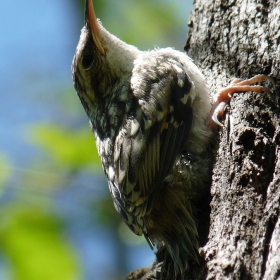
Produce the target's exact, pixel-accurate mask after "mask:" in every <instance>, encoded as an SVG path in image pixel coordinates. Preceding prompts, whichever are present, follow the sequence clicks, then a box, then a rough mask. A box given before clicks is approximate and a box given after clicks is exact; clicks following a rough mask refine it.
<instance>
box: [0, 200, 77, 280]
mask: <svg viewBox="0 0 280 280" xmlns="http://www.w3.org/2000/svg"><path fill="white" fill-rule="evenodd" d="M0 211H1V218H0V246H1V248H2V250H3V251H4V253H5V256H6V258H8V259H9V261H10V263H11V269H12V271H11V273H10V274H11V275H12V279H15V280H38V279H40V280H50V279H51V280H56V279H57V280H64V279H65V280H70V279H79V277H78V275H79V265H78V260H77V257H76V255H75V254H74V251H73V250H72V248H70V246H69V244H68V242H67V240H65V238H63V236H62V234H61V224H60V222H59V220H58V219H57V218H56V217H55V216H53V215H49V214H46V213H44V212H43V211H42V209H41V208H39V207H31V206H29V207H27V206H22V205H21V207H20V205H19V204H9V206H6V207H1V210H0Z"/></svg>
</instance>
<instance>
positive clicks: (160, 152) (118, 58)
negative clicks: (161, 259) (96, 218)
mask: <svg viewBox="0 0 280 280" xmlns="http://www.w3.org/2000/svg"><path fill="white" fill-rule="evenodd" d="M85 16H86V20H85V21H86V24H85V27H84V28H83V29H82V31H81V37H80V40H79V43H78V46H77V50H76V54H75V56H74V59H73V64H72V76H73V81H74V86H75V88H76V91H77V94H78V96H79V98H80V100H81V102H82V104H83V106H84V109H85V111H86V113H87V115H88V117H89V120H90V125H91V129H92V131H93V132H94V135H95V139H96V144H97V148H98V152H99V155H100V158H101V161H102V166H103V169H104V172H105V174H106V176H107V179H108V184H109V189H110V192H111V195H112V198H113V201H114V205H115V208H116V210H117V211H118V212H119V213H120V214H121V216H122V218H123V219H124V221H125V223H126V224H127V225H128V227H129V228H130V229H131V230H132V231H133V232H134V233H135V234H137V235H142V234H143V235H144V236H145V237H146V239H147V241H148V243H149V244H150V246H151V247H154V246H155V245H157V246H158V247H160V246H165V247H166V248H167V251H168V253H169V255H170V256H171V258H172V260H173V264H174V273H175V274H174V275H177V276H178V275H179V276H178V277H182V275H183V274H184V273H185V271H186V269H187V267H188V261H189V260H195V261H196V262H198V259H199V254H198V246H199V244H198V233H197V225H196V222H195V215H194V213H193V207H192V206H193V205H192V202H193V201H195V200H196V199H197V197H199V196H200V195H201V194H203V193H205V192H207V191H206V190H205V188H206V187H205V181H206V180H207V179H209V173H210V172H209V171H210V170H209V161H208V154H207V152H206V150H207V145H208V144H209V142H210V140H211V137H212V131H211V130H210V129H209V128H211V127H212V125H213V124H214V123H215V122H216V123H217V122H218V121H217V115H220V111H219V110H213V111H212V112H211V115H214V117H213V120H211V119H208V117H209V113H210V110H211V105H210V101H209V97H208V89H207V87H206V81H205V79H204V77H203V75H202V74H201V72H200V71H199V69H198V68H197V67H196V66H195V65H194V64H193V62H192V60H191V59H190V58H189V57H188V56H187V55H186V54H184V53H182V52H179V51H175V50H173V49H172V48H166V49H155V50H152V51H148V52H142V51H139V50H138V49H137V48H136V47H134V46H131V45H128V44H126V43H124V42H122V41H121V40H119V39H118V38H116V37H115V36H114V35H112V34H110V33H109V32H108V31H107V30H106V29H105V28H104V27H103V26H102V25H101V23H100V22H99V21H98V20H97V19H96V17H95V14H94V10H93V6H92V3H91V0H87V1H86V12H85ZM254 89H255V88H254ZM222 99H223V98H222ZM224 99H225V101H226V102H228V101H229V99H226V98H224ZM223 101H224V100H218V101H217V102H216V103H217V104H216V105H217V106H216V105H215V108H216V107H218V105H219V104H218V103H220V102H223ZM180 275H181V276H180Z"/></svg>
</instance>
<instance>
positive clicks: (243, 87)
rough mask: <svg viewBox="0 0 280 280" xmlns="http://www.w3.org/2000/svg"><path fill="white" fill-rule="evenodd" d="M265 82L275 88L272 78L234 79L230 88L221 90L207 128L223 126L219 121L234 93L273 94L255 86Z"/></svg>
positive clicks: (263, 76)
mask: <svg viewBox="0 0 280 280" xmlns="http://www.w3.org/2000/svg"><path fill="white" fill-rule="evenodd" d="M264 80H269V81H270V82H271V83H272V85H273V87H275V82H274V80H273V79H272V78H271V77H269V76H266V75H257V76H255V77H253V78H251V79H248V80H244V81H243V80H241V79H234V80H233V81H232V83H231V84H230V85H229V86H227V87H225V88H223V89H222V90H220V91H219V92H218V93H217V95H216V100H215V102H214V104H213V106H212V109H211V111H210V114H209V117H208V120H207V122H206V125H207V127H208V128H209V129H211V130H213V128H214V127H215V126H217V125H218V126H223V125H222V124H221V122H220V121H219V117H221V116H223V114H224V109H225V106H226V105H227V104H228V103H229V101H230V99H231V97H232V96H231V94H232V93H236V92H246V91H254V92H263V91H265V92H268V93H270V94H271V93H272V92H271V91H270V89H268V88H266V87H263V86H258V85H253V84H255V83H260V82H263V81H264Z"/></svg>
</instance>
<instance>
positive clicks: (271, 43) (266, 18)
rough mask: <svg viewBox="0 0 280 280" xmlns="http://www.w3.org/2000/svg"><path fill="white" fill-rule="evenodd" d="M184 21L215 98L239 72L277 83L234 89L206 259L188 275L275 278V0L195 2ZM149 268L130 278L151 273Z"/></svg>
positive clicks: (279, 222)
mask: <svg viewBox="0 0 280 280" xmlns="http://www.w3.org/2000/svg"><path fill="white" fill-rule="evenodd" d="M189 27H190V29H189V30H190V32H189V35H188V39H187V43H186V46H185V49H186V51H187V52H188V55H189V56H190V57H191V58H193V60H194V62H195V64H196V65H198V66H199V67H200V69H201V70H202V71H203V73H204V75H205V76H206V78H207V81H208V84H209V86H210V91H211V94H212V98H213V97H214V95H215V93H216V92H217V90H219V89H221V88H222V87H225V86H227V85H229V83H230V82H231V81H232V80H233V79H234V78H236V77H238V78H242V79H247V78H251V77H253V76H254V75H257V74H266V75H269V76H272V77H274V78H275V81H276V87H275V89H273V94H272V95H270V94H268V93H265V92H264V93H254V92H247V93H239V94H234V95H233V98H232V100H231V102H230V105H229V106H228V107H227V110H226V114H225V120H224V126H223V128H222V129H221V130H220V131H219V135H218V136H217V145H218V148H217V152H216V155H215V164H214V168H213V177H212V187H211V196H212V201H211V213H210V229H209V235H208V242H207V243H206V244H205V246H204V247H202V248H201V250H200V253H201V255H202V257H203V258H204V259H205V263H202V264H201V266H200V267H193V269H191V271H190V275H189V276H188V277H187V278H186V279H189V278H190V279H280V218H279V213H280V148H279V144H280V125H279V122H280V120H279V105H280V104H279V93H280V89H279V77H280V76H279V71H280V1H265V0H262V1H261V0H259V1H257V0H236V1H235V0H223V1H208V0H197V1H195V3H194V10H193V12H192V14H191V17H190V21H189ZM265 85H266V86H267V87H269V88H272V85H270V84H268V83H267V84H265ZM207 214H208V215H209V213H206V215H207ZM154 267H156V264H154ZM152 271H154V270H153V268H152V269H147V270H146V271H144V270H142V271H141V272H142V274H141V276H139V277H134V278H133V273H132V274H130V277H131V278H129V279H155V278H156V276H153V277H154V278H153V277H152V276H151V273H152ZM138 272H139V271H138ZM154 274H155V275H156V273H154ZM139 275H140V274H139ZM149 277H150V278H149ZM166 279H168V277H167V278H166Z"/></svg>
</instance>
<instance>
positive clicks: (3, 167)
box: [0, 155, 11, 195]
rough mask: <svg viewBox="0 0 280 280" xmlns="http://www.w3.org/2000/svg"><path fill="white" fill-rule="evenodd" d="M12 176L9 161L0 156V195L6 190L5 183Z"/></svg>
mask: <svg viewBox="0 0 280 280" xmlns="http://www.w3.org/2000/svg"><path fill="white" fill-rule="evenodd" d="M10 175H11V169H10V167H9V165H8V163H7V160H6V159H5V158H4V157H3V156H2V155H0V195H1V192H2V190H3V188H4V184H5V182H6V181H7V180H8V178H9V177H10Z"/></svg>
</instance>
